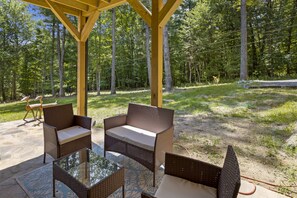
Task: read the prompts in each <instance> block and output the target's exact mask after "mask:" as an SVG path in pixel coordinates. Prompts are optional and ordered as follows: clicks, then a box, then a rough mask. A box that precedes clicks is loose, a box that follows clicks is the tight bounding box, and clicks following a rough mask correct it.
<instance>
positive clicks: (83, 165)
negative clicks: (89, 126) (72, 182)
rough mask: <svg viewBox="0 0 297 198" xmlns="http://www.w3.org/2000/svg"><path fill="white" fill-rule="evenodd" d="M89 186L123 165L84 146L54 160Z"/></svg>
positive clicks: (55, 163)
mask: <svg viewBox="0 0 297 198" xmlns="http://www.w3.org/2000/svg"><path fill="white" fill-rule="evenodd" d="M53 163H54V165H55V166H58V167H60V168H61V169H62V170H64V171H66V172H67V173H68V174H69V175H70V176H72V177H73V178H75V179H76V180H78V181H79V182H80V183H81V184H83V185H84V186H86V187H87V188H91V187H92V186H94V185H95V184H97V183H100V182H101V181H102V180H104V179H105V178H107V177H109V176H110V175H112V174H113V173H115V172H117V171H118V170H120V169H121V168H122V167H121V166H120V165H118V164H116V163H113V162H111V161H109V160H107V159H105V158H104V157H102V156H99V155H98V154H96V153H94V152H93V151H92V150H90V149H87V148H84V149H82V150H79V151H77V152H75V153H72V154H70V155H68V156H65V157H62V158H60V159H58V160H56V161H54V162H53Z"/></svg>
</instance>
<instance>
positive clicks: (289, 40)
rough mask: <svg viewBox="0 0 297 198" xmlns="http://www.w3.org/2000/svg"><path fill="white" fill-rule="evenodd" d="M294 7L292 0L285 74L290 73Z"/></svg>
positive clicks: (296, 6)
mask: <svg viewBox="0 0 297 198" xmlns="http://www.w3.org/2000/svg"><path fill="white" fill-rule="evenodd" d="M296 9H297V0H295V2H294V6H293V8H292V12H291V20H290V22H289V25H288V27H289V29H288V41H287V52H286V54H287V55H289V57H290V58H289V61H288V63H287V75H289V76H290V75H291V64H292V57H291V44H292V32H293V25H294V20H295V16H296Z"/></svg>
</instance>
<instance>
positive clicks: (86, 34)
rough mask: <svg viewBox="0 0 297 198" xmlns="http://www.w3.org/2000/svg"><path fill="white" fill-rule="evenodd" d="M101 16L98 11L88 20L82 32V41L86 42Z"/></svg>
mask: <svg viewBox="0 0 297 198" xmlns="http://www.w3.org/2000/svg"><path fill="white" fill-rule="evenodd" d="M99 15H100V12H99V11H98V10H96V11H95V12H94V13H93V14H92V15H91V16H90V17H89V18H88V20H87V23H86V24H85V26H84V28H83V30H82V31H81V39H80V40H81V41H83V42H86V40H87V39H88V37H89V35H90V33H91V31H92V29H93V27H94V25H95V23H96V21H97V19H98V17H99Z"/></svg>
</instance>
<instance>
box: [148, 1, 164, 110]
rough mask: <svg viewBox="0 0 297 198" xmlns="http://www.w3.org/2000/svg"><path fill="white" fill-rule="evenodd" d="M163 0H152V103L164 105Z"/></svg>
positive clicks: (159, 105) (153, 104)
mask: <svg viewBox="0 0 297 198" xmlns="http://www.w3.org/2000/svg"><path fill="white" fill-rule="evenodd" d="M162 7H163V1H162V0H153V1H152V21H151V22H152V26H151V27H152V66H151V69H152V72H151V75H152V76H151V80H152V86H151V105H152V106H157V107H162V75H163V27H161V26H160V25H159V13H160V10H161V9H162Z"/></svg>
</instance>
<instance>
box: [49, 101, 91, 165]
mask: <svg viewBox="0 0 297 198" xmlns="http://www.w3.org/2000/svg"><path fill="white" fill-rule="evenodd" d="M43 112H44V123H43V134H44V157H43V163H45V157H46V153H48V154H49V155H51V156H52V157H53V158H55V159H57V158H60V157H62V156H65V155H67V154H70V153H72V152H74V151H77V150H79V149H82V148H85V147H86V148H91V147H92V142H91V135H88V136H84V137H82V138H79V139H76V140H74V141H71V142H68V143H65V144H60V143H59V140H58V135H57V131H58V130H62V129H65V128H68V127H71V126H76V125H78V126H81V127H83V128H86V129H89V130H91V121H92V119H91V118H89V117H85V116H77V115H73V109H72V104H66V105H57V106H52V107H48V108H45V109H43Z"/></svg>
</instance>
